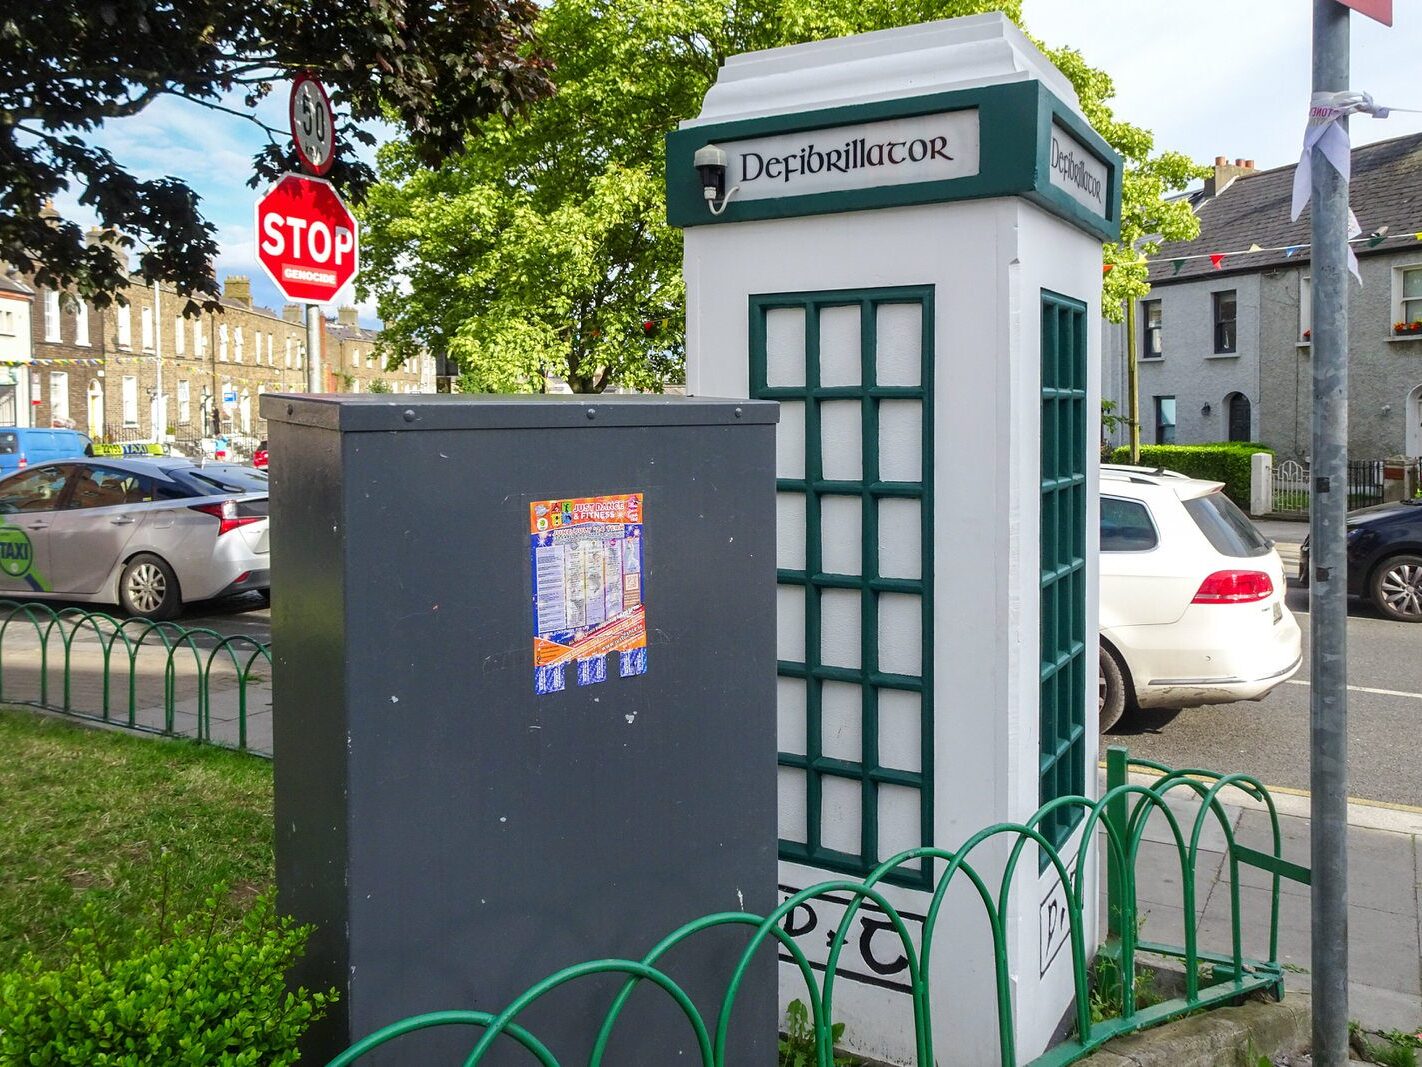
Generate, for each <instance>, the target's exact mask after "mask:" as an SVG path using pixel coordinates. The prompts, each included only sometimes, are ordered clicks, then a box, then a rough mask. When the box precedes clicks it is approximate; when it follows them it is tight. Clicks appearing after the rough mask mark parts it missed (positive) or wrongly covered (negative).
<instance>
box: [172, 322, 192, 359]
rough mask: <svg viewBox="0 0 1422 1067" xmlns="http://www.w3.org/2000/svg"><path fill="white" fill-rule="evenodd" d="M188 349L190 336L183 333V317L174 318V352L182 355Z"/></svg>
mask: <svg viewBox="0 0 1422 1067" xmlns="http://www.w3.org/2000/svg"><path fill="white" fill-rule="evenodd" d="M187 349H188V335H187V334H186V333H184V332H183V317H182V316H181V315H174V316H173V351H174V352H175V353H177V354H178V355H180V356H181V355H182V354H183V353H184V352H186V351H187Z"/></svg>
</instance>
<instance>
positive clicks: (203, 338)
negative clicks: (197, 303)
mask: <svg viewBox="0 0 1422 1067" xmlns="http://www.w3.org/2000/svg"><path fill="white" fill-rule="evenodd" d="M206 351H207V332H206V331H205V330H204V329H203V321H202V319H193V355H195V356H197V357H198V358H199V359H201V358H202V356H203V353H205V352H206Z"/></svg>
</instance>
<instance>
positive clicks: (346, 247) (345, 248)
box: [262, 214, 355, 281]
mask: <svg viewBox="0 0 1422 1067" xmlns="http://www.w3.org/2000/svg"><path fill="white" fill-rule="evenodd" d="M262 251H263V252H265V253H266V254H267V255H269V256H273V257H280V258H288V257H289V258H291V259H294V260H304V261H306V262H309V263H312V264H320V263H330V264H333V265H334V266H337V267H341V266H344V265H345V264H346V262H347V260H348V259H350V258H351V256H352V255H353V254H354V252H355V233H354V232H353V231H352V230H351V229H350V228H349V227H347V226H339V225H338V226H334V227H333V226H328V225H326V223H324V222H322V221H321V220H320V219H302V218H297V217H295V216H293V215H277V214H271V215H265V216H263V217H262ZM310 280H312V281H315V280H316V279H314V278H313V279H310Z"/></svg>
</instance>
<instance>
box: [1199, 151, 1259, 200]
mask: <svg viewBox="0 0 1422 1067" xmlns="http://www.w3.org/2000/svg"><path fill="white" fill-rule="evenodd" d="M1253 173H1254V160H1252V159H1236V160H1235V161H1234V162H1233V163H1231V162H1230V160H1229V157H1227V156H1215V173H1214V174H1213V175H1211V176H1210V177H1208V178H1206V179H1205V195H1206V196H1219V195H1220V193H1222V192H1224V191H1225V190H1226V189H1228V188H1229V187H1230V184H1231V183H1232V182H1234V180H1235V179H1236V178H1247V177H1249V176H1250V175H1251V174H1253Z"/></svg>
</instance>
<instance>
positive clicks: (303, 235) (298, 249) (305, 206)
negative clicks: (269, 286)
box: [257, 174, 360, 304]
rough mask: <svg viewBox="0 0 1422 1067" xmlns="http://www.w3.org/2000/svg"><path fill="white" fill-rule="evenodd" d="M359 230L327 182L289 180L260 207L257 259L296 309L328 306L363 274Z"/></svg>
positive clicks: (290, 177) (297, 176)
mask: <svg viewBox="0 0 1422 1067" xmlns="http://www.w3.org/2000/svg"><path fill="white" fill-rule="evenodd" d="M357 229H358V227H357V225H356V220H355V216H353V215H352V214H351V213H350V211H349V210H347V208H346V205H345V204H343V203H342V202H341V198H340V197H339V196H337V195H336V190H335V189H333V188H331V183H330V182H328V181H326V180H324V179H322V178H308V177H306V176H304V175H300V174H287V175H285V176H283V177H282V179H281V180H280V181H279V182H277V183H276V185H274V186H272V187H271V189H269V190H268V191H267V193H266V195H265V196H263V197H262V198H261V199H260V200H258V201H257V258H258V259H259V260H261V263H262V269H263V270H265V271H266V272H267V274H268V275H269V276H270V277H271V280H272V281H273V282H275V283H276V287H277V288H278V289H280V290H281V291H282V294H283V295H284V296H285V297H286V299H288V300H290V301H292V302H293V303H323V304H324V303H327V302H328V301H331V300H333V299H335V296H336V291H337V290H338V289H340V288H341V286H343V285H345V284H346V282H348V281H350V280H351V279H352V278H354V277H355V275H356V271H358V270H359V269H360V248H359V242H358V241H357Z"/></svg>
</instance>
